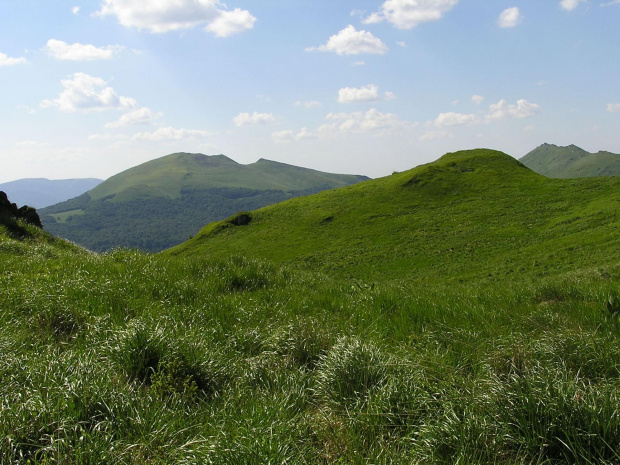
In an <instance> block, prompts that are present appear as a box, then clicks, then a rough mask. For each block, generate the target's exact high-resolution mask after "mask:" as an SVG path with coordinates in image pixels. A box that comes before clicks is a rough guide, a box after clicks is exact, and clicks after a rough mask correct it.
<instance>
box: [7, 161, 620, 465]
mask: <svg viewBox="0 0 620 465" xmlns="http://www.w3.org/2000/svg"><path fill="white" fill-rule="evenodd" d="M590 181H592V180H588V182H585V183H576V182H574V181H563V180H548V179H546V178H543V177H542V176H539V175H536V174H534V173H533V172H531V171H529V170H528V169H526V168H524V167H523V166H522V165H520V164H519V163H518V162H517V161H515V160H514V159H511V158H510V157H507V156H506V155H503V154H501V153H497V152H492V151H471V152H462V153H457V154H449V155H446V156H445V157H443V158H442V159H441V160H439V161H438V162H435V163H432V164H430V165H426V166H423V167H419V168H417V169H414V170H411V171H408V172H405V173H400V174H395V175H394V176H391V177H388V178H384V179H381V180H377V181H369V182H367V183H363V184H362V185H359V186H353V187H345V188H342V189H339V190H335V191H330V192H326V193H321V194H318V195H316V196H314V197H312V198H307V199H304V200H303V201H302V199H293V200H291V201H288V202H286V204H285V205H280V206H277V207H276V206H273V207H268V208H265V209H264V210H262V211H257V212H252V213H250V215H249V216H248V217H247V218H249V219H250V223H249V224H247V225H246V226H232V224H231V223H237V224H244V223H245V222H244V221H236V222H232V221H231V222H224V223H219V224H218V225H211V227H210V229H209V231H211V233H210V234H211V239H214V238H217V237H218V236H222V235H226V234H229V239H230V240H231V241H233V242H231V244H230V247H236V246H238V245H243V247H244V253H247V252H248V251H249V252H252V250H250V249H248V248H247V247H246V246H245V245H244V244H243V243H242V241H240V240H239V239H240V237H239V236H240V235H243V234H248V238H250V237H251V235H250V234H249V232H250V231H252V230H253V228H256V226H257V225H259V226H260V225H261V224H262V225H263V226H267V225H266V224H264V223H263V221H264V220H266V219H269V220H270V221H271V220H273V221H275V220H278V221H279V222H278V223H277V224H275V223H272V226H273V225H275V226H277V232H278V234H281V235H282V236H284V237H285V238H286V240H280V238H279V237H278V235H272V236H271V240H273V241H274V246H275V247H281V246H286V247H288V245H287V244H290V243H293V244H295V245H296V246H297V247H299V248H300V249H301V253H302V255H303V254H307V253H308V249H307V248H306V245H305V243H304V241H306V240H309V238H310V236H313V235H318V240H319V241H320V240H323V241H327V242H328V243H326V244H324V245H325V247H327V248H331V249H330V250H332V252H333V253H332V254H331V255H329V256H328V257H327V258H328V259H329V260H330V261H332V262H333V264H335V265H339V263H338V261H340V262H341V263H343V262H344V261H345V259H346V261H348V262H351V263H356V264H357V265H358V267H359V270H361V271H365V272H366V273H367V274H366V277H367V278H368V280H369V281H370V280H372V282H368V281H367V282H364V281H360V280H358V279H344V278H342V276H330V274H327V273H321V272H313V271H300V270H296V269H294V268H292V267H289V266H279V265H274V264H271V263H268V262H266V261H264V260H255V259H251V258H243V257H238V256H235V257H234V258H231V259H223V260H222V259H218V258H214V256H215V255H216V254H215V253H214V252H213V251H211V252H210V253H185V254H180V255H176V256H175V255H171V254H169V253H161V254H144V253H141V252H139V251H135V250H127V249H115V250H113V251H110V252H109V253H105V254H97V253H92V252H88V251H86V250H84V249H82V248H80V247H78V246H76V245H74V244H72V243H69V242H67V241H64V240H62V239H58V238H54V237H52V236H50V235H49V234H48V233H46V232H45V231H43V230H41V229H40V228H37V227H35V226H31V225H27V224H25V223H24V221H23V220H24V219H23V218H16V219H13V220H12V221H15V222H16V223H17V225H18V226H20V227H22V228H24V229H25V231H26V234H21V233H20V234H15V233H14V232H12V231H11V226H13V224H12V223H11V222H9V223H8V225H9V228H8V229H7V228H6V227H5V226H4V223H3V222H2V219H3V218H4V216H6V215H4V216H3V215H2V214H0V327H1V328H2V331H0V348H1V350H0V399H2V406H1V409H0V411H1V414H0V438H2V440H0V463H2V464H41V465H42V464H46V465H48V464H49V465H51V464H94V463H96V464H99V463H105V464H113V465H121V464H123V465H143V464H152V465H168V464H172V463H175V464H176V463H180V464H188V465H189V464H196V465H197V464H256V465H257V464H304V465H326V464H370V463H372V464H377V465H391V464H429V465H446V464H497V465H515V464H541V465H542V464H548V465H551V464H564V463H567V464H601V465H603V464H612V463H617V462H618V460H617V459H618V457H619V456H620V415H618V408H619V407H618V406H619V405H620V382H619V379H620V291H619V289H620V262H619V261H618V254H617V251H618V245H617V242H616V239H615V237H616V236H617V233H616V232H617V222H616V221H617V218H616V216H615V213H613V210H614V209H617V204H618V200H619V199H618V196H617V195H610V193H611V192H612V191H614V190H615V191H619V189H618V186H617V183H615V182H612V181H613V180H612V179H600V180H598V182H590ZM594 181H597V180H594ZM336 194H337V195H336ZM606 196H608V197H609V202H608V203H605V201H603V200H602V199H603V198H605V197H606ZM556 197H557V198H556ZM580 197H587V199H586V200H584V201H583V202H581V201H580V200H579V199H580ZM2 200H5V199H4V198H3V199H2ZM339 202H344V203H343V205H342V206H340V205H339ZM3 203H4V205H5V206H7V204H8V205H9V206H10V207H9V209H10V210H11V212H9V213H10V216H14V215H13V213H14V209H13V208H12V204H10V203H9V202H8V200H7V201H5V202H3ZM521 203H524V204H525V206H523V207H518V208H517V207H514V206H513V205H512V204H521ZM573 204H575V205H576V206H573ZM291 206H299V207H300V208H297V207H295V208H292V207H291ZM301 207H306V208H310V209H311V210H310V211H308V212H307V214H306V213H304V210H303V208H301ZM367 208H372V209H374V211H373V212H370V211H368V210H367ZM18 210H19V209H18ZM349 210H351V213H350V214H349V213H347V212H348V211H349ZM529 210H531V212H529V213H528V211H529ZM285 211H286V212H287V213H286V214H285V213H284V212H285ZM269 212H270V213H269ZM268 213H269V215H268ZM261 215H264V216H261ZM326 215H327V216H326ZM373 215H379V216H376V217H375V216H373ZM238 216H239V215H238ZM538 216H540V217H541V218H540V220H537V217H538ZM495 217H498V219H497V221H495V220H494V218H495ZM244 218H245V219H247V218H246V217H244ZM330 218H331V219H330ZM537 221H538V222H537ZM615 222H616V223H615ZM420 225H423V227H424V228H425V230H426V231H425V232H423V233H421V236H420V237H421V238H422V239H424V241H426V242H428V243H429V244H430V245H428V246H426V245H425V244H424V243H423V242H421V241H417V240H416V239H415V235H414V233H413V232H412V231H415V230H416V229H419V228H420ZM575 225H577V227H575ZM332 226H334V228H332ZM322 228H332V229H331V230H330V231H331V232H330V233H329V234H325V233H321V232H320V231H321V230H322ZM217 229H219V233H215V231H216V230H217ZM530 229H531V230H532V231H533V232H528V231H530ZM233 231H235V233H233ZM272 232H274V229H272ZM292 232H294V233H295V234H294V235H291V233H292ZM368 234H374V235H375V236H374V237H373V238H372V240H371V241H369V240H368V239H369V238H368V237H365V236H367V235H368ZM531 234H542V235H543V236H544V237H542V238H541V241H539V242H537V241H536V239H532V238H530V237H529V235H531ZM207 235H208V234H207ZM463 235H466V236H465V237H462V238H461V237H460V236H463ZM346 236H350V238H348V241H349V242H352V244H350V246H349V248H348V249H346V248H345V249H346V250H345V251H346V252H347V253H353V252H356V253H355V255H351V256H347V255H342V254H339V253H337V252H336V251H335V249H334V248H333V245H332V244H331V243H329V241H330V240H334V241H337V240H339V241H341V242H340V245H341V246H343V247H344V241H345V239H347V237H346ZM254 237H258V236H254ZM233 239H234V240H233ZM478 240H481V241H483V242H481V243H479V242H478ZM373 241H376V242H373ZM458 241H462V242H463V243H465V244H466V245H468V246H470V248H469V249H467V250H465V251H458V250H457V249H454V250H450V249H449V248H448V247H454V245H455V244H456V243H457V242H458ZM491 241H493V242H491ZM202 242H203V245H204V242H209V239H207V238H203V240H202ZM528 244H529V246H528ZM532 244H535V245H536V244H537V245H541V244H542V245H544V246H545V247H546V249H545V250H541V248H540V247H538V248H537V247H531V245H532ZM576 244H577V245H576ZM194 245H195V244H194ZM220 245H222V243H221V242H220ZM256 245H257V247H259V254H260V253H263V252H264V250H265V244H263V243H257V244H256ZM373 245H376V246H377V247H378V248H383V249H384V259H385V260H386V261H387V263H386V265H387V266H384V264H383V263H380V262H377V261H376V259H375V257H378V256H379V255H378V254H377V251H373V250H371V247H372V246H373ZM310 246H311V247H312V248H313V249H314V250H315V253H316V255H315V258H318V257H319V255H320V253H322V252H321V250H322V249H321V244H320V243H317V242H316V241H315V242H311V243H310ZM361 247H365V248H366V249H368V250H369V251H370V252H371V253H372V254H373V255H368V254H367V252H366V251H365V250H364V249H361ZM481 247H489V248H490V250H489V251H488V252H487V253H486V254H483V251H482V250H481ZM566 247H569V248H572V250H571V249H567V250H564V248H566ZM415 249H420V250H422V251H425V253H426V252H429V251H434V250H437V253H435V254H433V255H432V256H431V257H430V258H429V259H428V260H429V263H428V264H425V263H424V262H423V260H420V255H415V253H414V252H415ZM194 250H196V251H200V250H199V249H197V248H196V249H194ZM189 251H190V250H189V249H188V250H187V252H189ZM516 251H521V252H522V255H518V254H517V255H515V252H516ZM603 251H604V252H605V253H602V252H603ZM203 252H204V250H203ZM229 252H230V249H228V250H227V251H226V253H225V254H227V253H229ZM283 253H285V254H286V255H287V256H285V257H284V258H283V259H282V260H281V261H287V260H288V261H291V262H294V261H295V260H293V259H291V258H290V257H292V256H293V255H294V254H293V251H291V250H290V249H286V248H285V249H283ZM225 254H221V255H225ZM389 254H392V257H390V256H389ZM402 254H407V257H408V259H409V260H411V261H412V263H413V266H409V267H408V268H407V267H405V266H403V264H402V263H401V262H399V261H396V260H395V259H394V257H398V256H400V255H402ZM463 254H466V256H465V259H463V258H462V255H463ZM235 255H236V254H235ZM254 255H258V254H254ZM274 256H275V257H277V254H275V253H274ZM369 258H372V259H373V260H375V261H374V262H372V263H370V262H369ZM482 259H486V260H487V261H489V262H490V263H491V262H493V263H498V262H499V261H500V260H506V261H507V264H508V266H509V267H510V268H511V269H512V270H513V271H514V272H509V271H510V270H509V269H507V268H506V269H505V271H506V272H505V273H497V274H496V275H494V277H493V278H492V279H493V280H492V282H491V281H490V280H489V278H484V279H479V278H477V277H475V276H474V277H475V278H476V279H471V280H468V281H466V282H465V283H460V282H458V281H459V278H463V277H464V276H465V274H466V272H467V268H468V267H469V266H471V267H472V273H474V275H475V273H476V271H479V270H480V269H481V266H482V265H481V260H482ZM510 260H513V261H512V262H510ZM552 261H553V265H554V266H553V268H551V267H549V268H548V269H545V270H544V272H543V269H544V267H545V266H546V265H550V264H551V262H552ZM450 262H453V263H455V265H454V266H453V267H452V268H450V267H449V266H447V263H450ZM537 262H538V265H537ZM296 263H297V264H298V265H299V266H304V267H305V268H307V269H316V268H318V269H327V270H330V271H331V272H334V271H338V272H339V273H340V274H341V275H342V272H343V271H347V270H348V271H347V272H350V274H351V275H352V276H353V275H354V273H353V272H352V271H356V270H354V269H353V268H350V267H349V268H340V269H338V268H337V267H336V268H335V269H330V268H329V267H326V266H325V264H324V263H323V262H321V261H319V260H315V261H314V262H313V261H310V260H309V261H303V260H301V261H299V260H298V261H297V262H296ZM364 263H365V264H366V266H365V267H362V266H361V265H362V264H364ZM349 265H350V263H349ZM390 267H398V268H396V269H395V271H396V272H398V273H403V272H405V271H406V272H408V273H409V274H411V273H415V272H416V270H415V267H420V271H421V272H423V273H427V274H429V275H430V277H431V278H432V279H431V280H428V281H427V282H424V281H422V280H420V281H417V282H416V281H413V282H407V283H403V282H396V283H387V282H384V278H385V277H386V272H387V271H388V270H389V268H390ZM435 267H436V268H437V269H438V271H434V269H435ZM452 273H454V274H452ZM355 275H357V274H355ZM545 275H546V276H545ZM389 276H393V275H387V277H389Z"/></svg>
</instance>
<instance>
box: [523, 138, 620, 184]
mask: <svg viewBox="0 0 620 465" xmlns="http://www.w3.org/2000/svg"><path fill="white" fill-rule="evenodd" d="M520 161H521V162H522V163H523V164H524V165H526V166H528V167H529V168H531V169H532V170H534V171H536V172H537V173H540V174H542V175H544V176H547V177H551V178H562V179H568V178H583V177H595V176H618V175H620V155H618V154H615V153H612V152H608V151H603V150H600V151H598V152H596V153H590V152H587V151H586V150H584V149H582V148H581V147H578V146H576V145H574V144H571V145H568V146H565V147H562V146H557V145H554V144H548V143H545V144H542V145H540V146H539V147H537V148H535V149H534V150H532V151H530V152H529V153H527V154H526V155H525V156H523V157H522V158H521V159H520Z"/></svg>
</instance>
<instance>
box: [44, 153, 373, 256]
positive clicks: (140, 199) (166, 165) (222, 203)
mask: <svg viewBox="0 0 620 465" xmlns="http://www.w3.org/2000/svg"><path fill="white" fill-rule="evenodd" d="M367 179H368V178H367V177H365V176H356V175H343V174H331V173H324V172H320V171H316V170H311V169H307V168H300V167H296V166H291V165H287V164H284V163H278V162H274V161H269V160H264V159H261V160H259V161H257V162H256V163H253V164H249V165H241V164H239V163H237V162H235V161H233V160H231V159H230V158H228V157H226V156H224V155H213V156H207V155H203V154H192V153H175V154H171V155H168V156H165V157H162V158H158V159H156V160H152V161H149V162H147V163H144V164H142V165H139V166H136V167H134V168H131V169H128V170H126V171H123V172H122V173H119V174H117V175H115V176H112V177H111V178H109V179H108V180H106V181H104V182H103V183H101V184H99V185H98V186H97V187H95V188H94V189H92V190H90V191H88V192H86V193H85V194H83V195H81V196H79V197H77V198H75V199H71V200H69V201H66V202H62V203H59V204H57V205H53V206H51V207H48V208H45V209H42V210H40V211H39V213H40V215H41V220H42V222H43V226H44V228H45V229H46V230H47V231H49V232H51V233H52V234H54V235H58V236H61V237H64V238H66V239H70V240H72V241H75V242H77V243H78V244H80V245H83V246H84V247H87V248H89V249H91V250H95V251H105V250H108V249H110V248H113V247H117V246H123V247H131V248H138V249H141V250H145V251H151V252H152V251H159V250H163V249H165V248H168V247H171V246H173V245H176V244H179V243H181V242H183V241H184V240H187V239H188V238H189V237H190V236H191V235H193V234H195V233H196V232H198V231H199V230H200V228H201V227H203V226H204V225H205V224H208V223H210V222H212V221H218V220H221V219H224V218H226V217H228V216H230V215H232V214H233V213H235V212H238V211H241V210H253V209H256V208H260V207H263V206H265V205H269V204H272V203H276V202H280V201H283V200H287V199H290V198H293V197H297V196H300V195H306V194H312V193H316V192H319V191H322V190H325V189H333V188H337V187H342V186H347V185H350V184H354V183H357V182H360V181H364V180H367Z"/></svg>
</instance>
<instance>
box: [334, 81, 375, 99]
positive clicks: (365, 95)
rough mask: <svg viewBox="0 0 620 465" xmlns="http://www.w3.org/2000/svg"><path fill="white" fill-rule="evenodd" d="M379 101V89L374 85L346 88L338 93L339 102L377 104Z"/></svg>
mask: <svg viewBox="0 0 620 465" xmlns="http://www.w3.org/2000/svg"><path fill="white" fill-rule="evenodd" d="M377 100H379V88H378V87H377V86H375V85H374V84H370V85H367V86H365V87H360V88H355V87H345V88H343V89H340V90H339V91H338V102H340V103H351V102H376V101H377Z"/></svg>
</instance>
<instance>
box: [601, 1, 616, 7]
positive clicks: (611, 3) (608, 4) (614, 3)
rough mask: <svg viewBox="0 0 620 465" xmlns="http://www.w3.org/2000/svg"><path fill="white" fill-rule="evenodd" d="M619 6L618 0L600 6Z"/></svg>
mask: <svg viewBox="0 0 620 465" xmlns="http://www.w3.org/2000/svg"><path fill="white" fill-rule="evenodd" d="M618 4H620V0H611V2H605V3H601V6H611V5H618Z"/></svg>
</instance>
